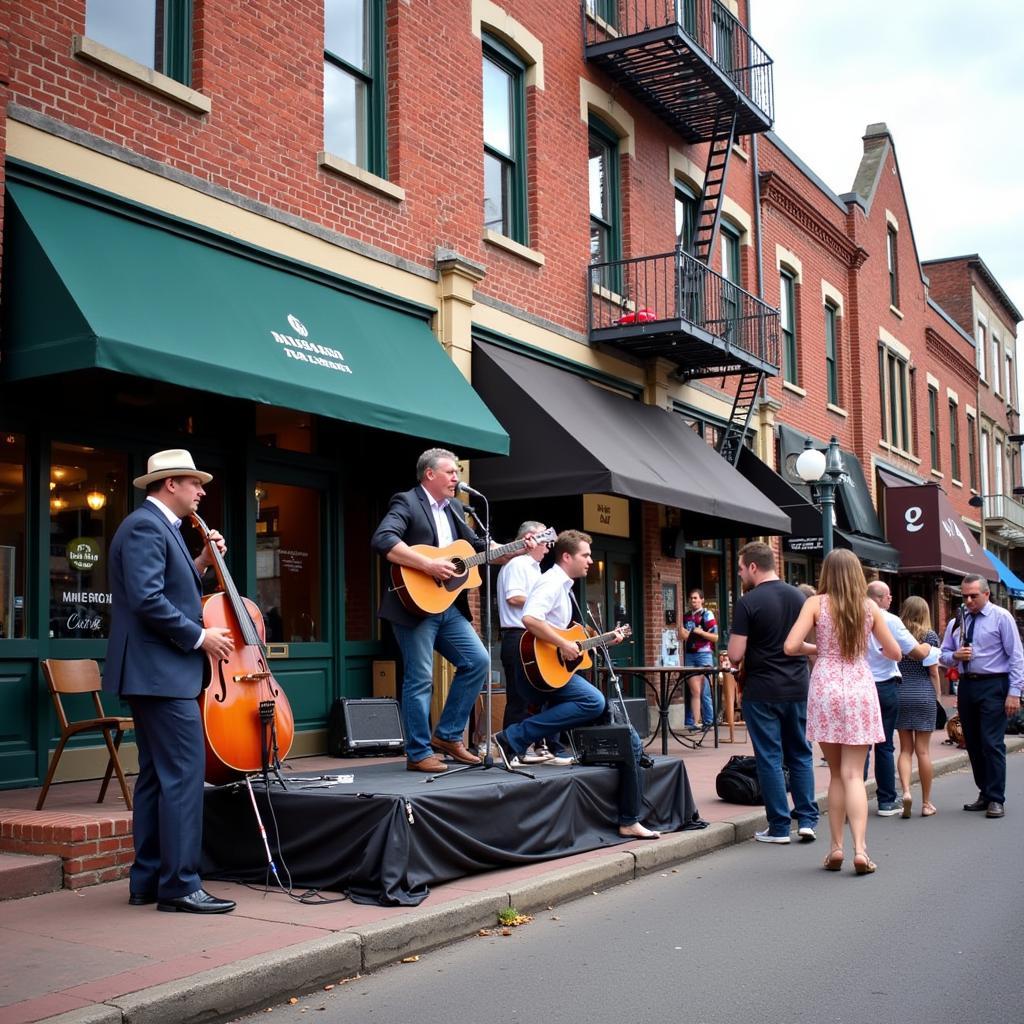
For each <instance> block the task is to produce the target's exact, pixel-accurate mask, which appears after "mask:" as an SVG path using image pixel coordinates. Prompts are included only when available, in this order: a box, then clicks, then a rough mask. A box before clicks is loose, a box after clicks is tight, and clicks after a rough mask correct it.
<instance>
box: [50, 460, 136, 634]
mask: <svg viewBox="0 0 1024 1024" xmlns="http://www.w3.org/2000/svg"><path fill="white" fill-rule="evenodd" d="M49 484H50V486H49V495H50V626H49V631H50V636H51V637H64V638H74V639H79V640H99V639H104V638H106V636H107V634H108V632H109V629H110V584H109V576H108V570H107V557H108V554H109V552H110V541H111V539H112V538H113V536H114V531H115V530H116V529H117V527H118V524H119V523H120V522H121V520H122V519H124V517H125V516H126V515H127V513H128V507H127V506H128V486H129V481H128V457H127V456H126V455H124V454H122V453H120V452H111V451H104V450H101V449H98V448H88V447H84V446H81V445H71V444H59V443H54V444H53V445H52V447H51V449H50V481H49Z"/></svg>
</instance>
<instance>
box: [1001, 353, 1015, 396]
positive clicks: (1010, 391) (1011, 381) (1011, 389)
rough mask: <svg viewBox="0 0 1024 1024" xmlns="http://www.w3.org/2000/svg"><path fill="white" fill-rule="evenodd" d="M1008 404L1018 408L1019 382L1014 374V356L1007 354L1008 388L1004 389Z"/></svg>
mask: <svg viewBox="0 0 1024 1024" xmlns="http://www.w3.org/2000/svg"><path fill="white" fill-rule="evenodd" d="M1003 395H1004V397H1005V398H1006V404H1007V405H1009V406H1012V407H1013V408H1014V409H1016V408H1017V381H1016V379H1015V376H1014V372H1013V356H1012V355H1011V354H1010V353H1009V352H1007V353H1006V387H1005V388H1004V389H1003Z"/></svg>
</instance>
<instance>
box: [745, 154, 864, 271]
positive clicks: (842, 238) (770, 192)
mask: <svg viewBox="0 0 1024 1024" xmlns="http://www.w3.org/2000/svg"><path fill="white" fill-rule="evenodd" d="M760 182H761V202H762V204H763V205H765V206H772V207H774V208H775V209H777V210H778V211H779V212H780V213H783V214H785V215H786V216H787V217H788V218H789V219H790V220H791V221H793V223H794V224H796V225H797V227H799V228H801V229H802V230H803V231H805V232H807V234H809V235H810V236H811V237H812V238H814V239H815V240H816V241H817V242H819V243H820V244H821V245H822V246H824V248H825V249H827V250H828V251H829V252H830V253H832V255H833V256H836V257H838V258H839V259H840V260H842V261H843V262H844V263H845V264H846V265H847V267H849V268H850V269H851V270H859V269H860V267H861V266H863V264H864V261H865V260H866V259H867V258H868V253H867V250H866V249H863V248H861V246H859V245H857V244H855V243H854V242H851V241H850V239H849V238H847V236H846V235H845V234H844V233H843V232H842V231H840V230H838V229H837V228H836V227H835V226H834V225H832V224H830V223H829V221H828V220H827V219H826V218H825V217H823V216H822V215H821V214H820V213H818V211H817V210H815V209H814V207H813V206H811V205H810V203H808V202H807V201H806V200H805V199H804V198H803V196H801V195H800V193H799V192H797V191H796V189H794V188H793V187H792V186H791V185H790V184H789V182H787V181H786V180H785V179H783V178H781V177H780V176H779V175H778V173H777V172H775V171H763V172H762V173H761V175H760Z"/></svg>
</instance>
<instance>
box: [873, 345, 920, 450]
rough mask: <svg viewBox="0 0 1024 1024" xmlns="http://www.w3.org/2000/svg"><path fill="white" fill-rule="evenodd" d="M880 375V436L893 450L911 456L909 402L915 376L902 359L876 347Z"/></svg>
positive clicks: (881, 347) (912, 442) (911, 441)
mask: <svg viewBox="0 0 1024 1024" xmlns="http://www.w3.org/2000/svg"><path fill="white" fill-rule="evenodd" d="M878 366H879V376H880V379H881V381H882V386H881V388H880V392H881V393H880V397H881V400H882V437H883V438H884V439H885V440H886V441H888V442H889V444H891V445H892V446H893V447H894V448H897V449H899V450H901V451H905V452H909V453H913V450H914V438H913V436H912V435H911V432H910V428H911V399H912V396H913V393H914V390H915V387H914V378H915V374H914V371H913V369H912V368H910V367H908V366H907V362H906V360H905V359H903V357H902V356H899V355H897V354H896V353H895V352H893V351H891V350H890V349H888V348H886V347H885V346H880V347H879V357H878ZM914 427H915V431H916V423H915V424H914Z"/></svg>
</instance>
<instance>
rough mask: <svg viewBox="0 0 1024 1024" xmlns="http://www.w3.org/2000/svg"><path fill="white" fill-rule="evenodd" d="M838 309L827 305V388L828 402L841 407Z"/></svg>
mask: <svg viewBox="0 0 1024 1024" xmlns="http://www.w3.org/2000/svg"><path fill="white" fill-rule="evenodd" d="M836 312H837V311H836V307H835V306H833V305H832V304H831V303H828V302H826V303H825V387H826V391H827V394H828V401H829V402H830V403H831V404H832V405H839V404H840V403H839V346H838V343H837V338H836Z"/></svg>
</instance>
